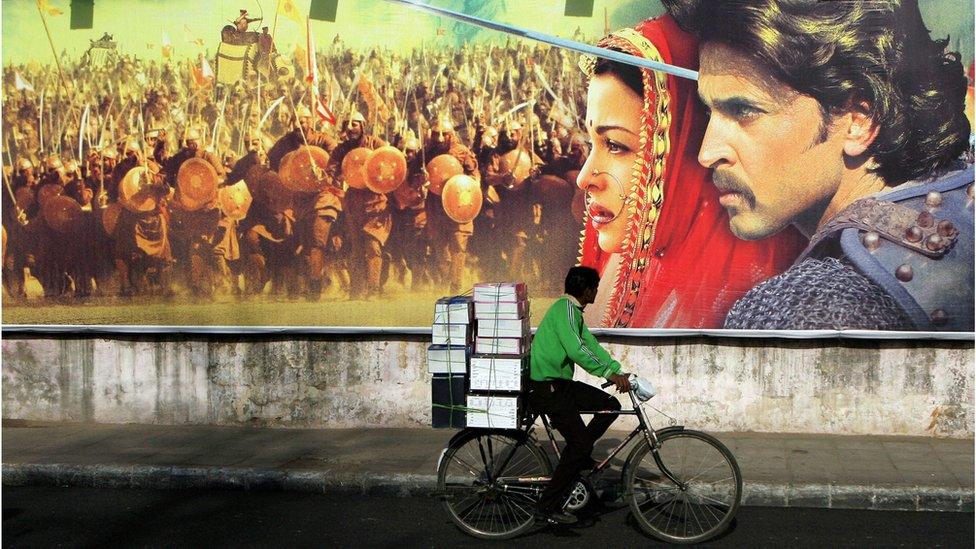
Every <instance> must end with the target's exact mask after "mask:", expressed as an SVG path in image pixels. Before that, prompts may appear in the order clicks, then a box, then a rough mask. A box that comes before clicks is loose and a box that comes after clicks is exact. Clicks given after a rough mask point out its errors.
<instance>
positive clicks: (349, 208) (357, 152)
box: [3, 37, 587, 300]
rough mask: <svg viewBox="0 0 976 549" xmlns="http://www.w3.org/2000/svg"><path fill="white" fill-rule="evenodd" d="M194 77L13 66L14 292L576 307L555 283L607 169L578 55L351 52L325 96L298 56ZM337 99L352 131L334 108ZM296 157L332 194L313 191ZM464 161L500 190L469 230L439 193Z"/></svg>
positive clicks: (10, 218)
mask: <svg viewBox="0 0 976 549" xmlns="http://www.w3.org/2000/svg"><path fill="white" fill-rule="evenodd" d="M194 63H195V60H192V59H188V60H185V61H173V62H169V63H157V62H147V61H145V60H141V59H136V58H133V57H130V56H123V57H120V58H119V60H118V61H117V62H113V63H112V64H111V65H109V66H103V67H88V66H84V65H83V64H82V63H81V62H80V61H78V62H74V63H72V62H71V60H70V59H67V57H63V59H62V65H63V66H64V67H65V71H66V72H67V74H68V76H69V78H68V79H67V82H65V81H61V80H60V79H59V78H58V77H57V76H56V73H55V72H54V71H53V70H52V68H51V67H50V66H35V65H20V66H8V67H6V68H5V70H4V84H3V85H4V88H5V89H4V92H5V93H4V98H3V119H4V120H3V121H4V124H3V139H4V143H3V145H4V149H5V155H4V156H5V158H4V179H5V182H4V186H5V187H6V189H5V190H4V192H3V230H4V233H3V236H4V250H3V251H4V254H3V282H4V290H5V295H6V297H7V298H8V299H13V300H25V299H27V292H26V286H27V281H28V280H29V279H28V277H33V278H36V279H37V281H38V282H39V283H40V286H41V288H42V289H43V293H44V296H45V297H46V298H51V299H84V298H89V297H92V296H123V297H130V296H165V297H180V296H184V297H192V298H194V299H199V298H215V297H218V296H239V297H248V296H266V295H271V296H283V297H286V298H294V299H298V298H301V299H309V300H318V299H322V298H327V299H375V298H379V297H381V296H384V295H398V294H400V293H404V292H439V293H442V292H445V291H449V292H452V293H461V292H464V291H465V290H466V289H467V288H468V287H470V285H471V284H472V283H473V282H477V281H479V280H484V281H491V280H494V281H500V280H526V281H529V282H530V283H535V284H536V287H537V288H538V290H539V291H540V292H541V293H552V294H558V293H560V290H561V288H556V287H550V286H548V284H551V283H550V282H549V281H551V280H554V279H555V278H558V277H553V276H552V273H561V272H565V271H566V269H567V268H568V266H570V265H572V264H574V263H575V262H576V259H577V253H578V243H579V235H580V230H581V229H582V202H581V200H580V198H581V197H580V194H579V193H578V192H577V191H576V188H575V187H576V185H575V180H576V174H577V173H578V170H579V168H580V167H581V166H582V164H583V162H584V161H585V159H586V155H587V146H586V144H585V141H584V140H583V138H582V134H581V132H579V130H578V128H579V125H580V124H581V120H580V117H579V114H578V113H580V112H581V111H582V105H581V101H582V94H583V90H584V83H583V81H582V75H581V73H580V72H579V71H578V70H576V69H575V66H574V65H575V63H574V62H573V60H572V59H571V58H570V56H569V55H568V54H567V53H566V52H563V51H560V50H556V49H551V50H550V49H548V48H544V47H535V46H528V45H525V44H521V43H517V44H516V43H506V44H505V45H499V44H479V45H473V46H463V47H461V48H454V47H451V46H447V45H445V46H443V47H440V48H431V47H425V48H418V49H416V50H413V51H411V52H409V53H399V52H392V51H387V50H372V51H368V52H358V51H354V50H351V49H348V48H346V47H345V46H344V45H343V44H342V42H341V40H340V39H338V37H337V38H336V40H334V41H333V43H332V45H331V47H330V48H328V49H327V50H326V51H323V52H319V54H318V66H319V67H320V68H322V69H325V70H324V71H323V72H324V73H325V74H324V76H323V78H322V79H321V80H320V82H319V87H318V88H317V89H313V90H310V89H309V86H308V85H307V84H306V82H305V81H304V79H303V78H302V67H301V64H300V63H299V61H298V59H297V58H296V60H295V68H296V74H298V76H296V77H287V78H280V79H277V80H275V79H272V80H271V81H260V79H259V80H257V81H253V80H247V81H241V82H239V83H238V84H237V85H233V86H223V85H222V86H219V87H218V89H216V90H215V89H213V86H212V85H211V86H201V87H197V86H195V85H194V82H193V80H192V79H191V78H187V74H189V73H190V71H191V70H192V69H193V67H194V66H195V65H194ZM404 75H406V77H404ZM16 80H27V81H31V82H33V89H19V88H21V87H19V86H18V87H15V81H16ZM550 82H551V84H550ZM310 92H311V93H310ZM316 94H317V95H318V97H321V98H322V102H323V104H325V103H327V104H328V105H330V106H331V107H332V112H334V113H335V117H336V118H337V121H336V122H335V123H334V124H333V123H329V122H325V121H323V120H322V118H323V117H322V116H320V115H319V114H318V112H315V113H313V109H312V108H310V107H315V106H316V104H315V103H314V101H310V100H309V99H310V97H314V96H315V95H316ZM81 97H87V98H89V100H88V101H87V102H86V101H84V100H81V99H79V98H81ZM276 100H277V101H276ZM83 110H84V111H86V115H82V112H83ZM316 110H318V109H316ZM262 115H264V116H262ZM390 146H392V147H395V148H396V150H397V151H399V152H397V153H396V154H399V155H400V156H402V159H403V161H405V163H406V175H405V177H404V178H403V181H402V183H400V184H399V185H398V186H396V188H395V189H393V190H392V191H390V192H374V190H371V189H370V188H369V187H368V186H366V187H364V186H363V185H361V184H355V182H354V181H352V179H351V178H352V177H356V176H354V175H350V173H352V172H350V169H349V168H348V167H347V165H352V166H359V165H361V164H362V162H363V159H362V157H361V154H362V153H361V151H362V150H363V149H366V150H367V151H369V150H372V151H379V150H384V151H386V152H385V153H384V154H391V153H389V150H390V149H389V147H390ZM303 151H304V152H303ZM313 152H314V153H315V154H313ZM296 154H307V155H308V162H307V164H305V166H306V168H307V170H310V171H311V172H312V179H314V180H315V181H317V182H319V184H318V185H317V186H315V187H314V188H310V187H308V186H305V187H303V186H302V185H300V184H298V183H296V182H295V181H293V179H295V174H296V173H297V172H296V171H295V170H296V169H297V168H294V167H293V166H294V165H296V162H295V161H291V160H289V155H291V156H292V157H294V156H295V155H296ZM79 156H80V158H79ZM313 157H314V158H313ZM445 157H451V158H453V160H454V161H456V163H457V164H459V165H460V173H463V174H464V175H466V176H468V177H470V178H471V180H473V181H475V182H477V185H478V186H480V193H481V195H482V197H483V200H482V201H481V202H480V203H481V208H480V211H479V212H478V213H477V216H476V217H474V218H473V219H461V220H458V219H457V216H456V215H455V216H453V217H452V212H451V211H450V206H448V207H447V208H445V200H446V199H442V197H441V196H440V189H439V188H438V187H440V185H432V180H433V179H435V178H434V177H433V176H432V174H431V173H430V170H431V169H433V168H432V167H431V166H432V164H431V162H432V161H433V160H435V159H443V158H445ZM289 163H290V164H289ZM289 165H290V166H292V167H288V166H289ZM356 173H362V172H361V171H360V172H356Z"/></svg>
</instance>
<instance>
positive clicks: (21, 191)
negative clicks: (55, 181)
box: [0, 158, 37, 299]
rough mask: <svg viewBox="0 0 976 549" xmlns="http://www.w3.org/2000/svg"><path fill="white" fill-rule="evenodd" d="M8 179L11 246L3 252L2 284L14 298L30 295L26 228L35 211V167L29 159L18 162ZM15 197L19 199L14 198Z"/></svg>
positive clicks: (6, 218)
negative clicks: (27, 287) (27, 289)
mask: <svg viewBox="0 0 976 549" xmlns="http://www.w3.org/2000/svg"><path fill="white" fill-rule="evenodd" d="M11 179H12V181H8V182H7V184H9V187H8V191H12V192H13V196H11V195H10V192H4V193H3V201H2V205H3V206H2V208H0V209H2V213H3V228H4V230H5V231H6V234H7V240H8V245H7V247H6V248H5V250H4V254H3V285H4V288H6V290H7V295H8V296H10V297H12V298H14V299H23V298H25V297H27V295H26V293H25V292H24V282H25V276H24V269H25V268H26V267H27V260H28V255H29V246H28V244H29V241H28V238H29V235H30V233H29V231H28V229H27V224H28V214H27V211H26V210H27V209H29V208H31V209H34V210H36V205H35V200H34V186H35V183H36V182H37V179H36V177H35V176H34V166H33V164H32V163H31V161H30V160H28V159H27V158H21V159H19V160H18V161H17V168H16V172H14V173H13V174H12V178H11ZM14 198H16V201H14Z"/></svg>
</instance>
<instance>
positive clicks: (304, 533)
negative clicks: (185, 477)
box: [3, 487, 974, 549]
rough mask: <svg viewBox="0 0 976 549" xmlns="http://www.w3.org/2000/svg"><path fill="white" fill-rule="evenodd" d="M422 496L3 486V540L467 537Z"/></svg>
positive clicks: (740, 525) (443, 540)
mask: <svg viewBox="0 0 976 549" xmlns="http://www.w3.org/2000/svg"><path fill="white" fill-rule="evenodd" d="M973 528H974V515H973V514H972V513H921V512H896V511H856V510H852V511H846V510H829V509H784V508H762V507H747V508H743V509H741V510H740V512H739V515H738V518H737V523H736V524H735V525H734V528H733V530H732V531H731V532H729V533H727V534H726V535H725V536H724V537H722V538H720V539H718V540H716V541H714V542H712V544H711V545H714V546H719V547H732V546H736V547H772V546H775V547H784V546H787V547H790V546H792V547H797V546H800V547H839V546H850V547H853V546H856V547H877V546H885V547H963V546H972V543H973ZM510 544H511V545H515V546H521V547H529V546H532V547H538V546H539V545H540V544H544V545H545V546H554V547H569V546H593V547H614V548H623V547H637V546H642V547H646V546H655V545H660V544H659V543H657V542H655V541H654V540H652V539H650V538H647V537H645V536H644V535H643V534H642V533H641V532H640V530H639V529H638V528H637V526H635V525H634V524H633V523H632V522H631V521H630V520H628V510H627V509H626V508H618V509H612V510H607V511H605V512H603V513H602V514H599V515H597V516H595V517H594V519H593V520H590V521H588V524H587V525H586V526H585V527H578V528H572V529H568V528H562V529H553V528H550V529H547V530H538V531H535V532H532V533H530V534H528V535H526V536H524V537H522V538H519V539H517V540H512V541H510V542H508V543H506V544H505V546H508V545H510ZM487 545H495V546H501V545H500V544H495V543H492V542H485V541H481V540H476V539H474V538H470V537H467V536H466V535H464V534H463V533H461V532H460V531H459V530H457V529H456V528H455V527H454V526H453V525H452V524H451V522H450V521H449V520H448V519H447V516H446V514H445V513H444V512H443V511H442V510H441V508H440V505H439V502H437V501H434V500H432V499H425V498H395V497H356V496H336V495H316V494H302V493H295V492H243V491H175V490H174V491H167V490H158V491H157V490H113V489H105V488H51V487H4V489H3V547H54V546H58V547H208V548H213V547H289V548H290V547H396V548H397V549H405V548H408V547H468V546H487Z"/></svg>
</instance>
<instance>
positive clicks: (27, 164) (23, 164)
mask: <svg viewBox="0 0 976 549" xmlns="http://www.w3.org/2000/svg"><path fill="white" fill-rule="evenodd" d="M33 167H34V164H33V163H31V161H30V159H28V158H21V159H20V160H18V161H17V169H18V170H29V169H31V168H33Z"/></svg>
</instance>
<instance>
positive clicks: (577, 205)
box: [570, 187, 586, 223]
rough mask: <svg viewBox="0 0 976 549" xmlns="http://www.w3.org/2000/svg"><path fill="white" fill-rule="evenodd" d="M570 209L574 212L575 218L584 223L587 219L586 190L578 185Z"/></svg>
mask: <svg viewBox="0 0 976 549" xmlns="http://www.w3.org/2000/svg"><path fill="white" fill-rule="evenodd" d="M570 211H571V212H573V219H575V220H576V221H579V222H580V223H583V222H584V221H586V218H585V214H586V191H584V190H583V189H581V188H579V187H576V194H574V195H573V204H572V206H571V207H570Z"/></svg>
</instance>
